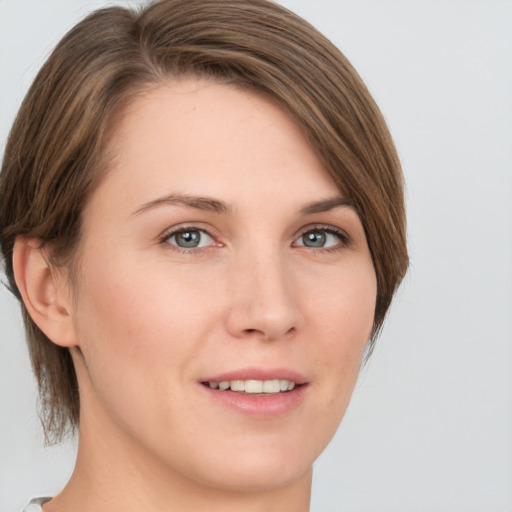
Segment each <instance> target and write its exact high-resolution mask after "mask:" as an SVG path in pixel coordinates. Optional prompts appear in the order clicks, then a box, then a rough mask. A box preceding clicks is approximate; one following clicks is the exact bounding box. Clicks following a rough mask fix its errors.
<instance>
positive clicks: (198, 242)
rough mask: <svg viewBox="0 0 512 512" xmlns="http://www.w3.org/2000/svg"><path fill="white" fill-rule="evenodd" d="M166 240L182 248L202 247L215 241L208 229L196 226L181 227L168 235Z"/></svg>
mask: <svg viewBox="0 0 512 512" xmlns="http://www.w3.org/2000/svg"><path fill="white" fill-rule="evenodd" d="M164 240H165V241H166V242H167V243H168V244H170V245H174V246H176V247H179V248H180V249H201V248H203V247H208V246H210V245H212V244H213V243H214V241H213V238H212V237H211V236H210V235H209V234H208V233H207V232H206V231H204V230H202V229H194V228H186V229H180V230H179V231H175V232H174V233H171V234H170V235H167V236H166V237H165V239H164Z"/></svg>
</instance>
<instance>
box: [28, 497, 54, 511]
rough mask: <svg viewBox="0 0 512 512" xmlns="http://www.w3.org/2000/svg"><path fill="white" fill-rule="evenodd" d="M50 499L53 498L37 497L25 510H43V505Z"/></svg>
mask: <svg viewBox="0 0 512 512" xmlns="http://www.w3.org/2000/svg"><path fill="white" fill-rule="evenodd" d="M50 500H51V498H35V499H33V500H32V501H31V502H30V503H29V505H28V507H27V508H26V509H25V510H24V511H23V512H43V509H42V508H41V505H42V504H43V503H46V502H47V501H50Z"/></svg>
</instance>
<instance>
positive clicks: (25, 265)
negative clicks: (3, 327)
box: [13, 236, 77, 347]
mask: <svg viewBox="0 0 512 512" xmlns="http://www.w3.org/2000/svg"><path fill="white" fill-rule="evenodd" d="M43 251H44V249H43V248H42V243H41V240H39V239H37V238H24V237H20V236H18V237H17V238H16V241H15V243H14V251H13V269H14V278H15V280H16V285H17V286H18V289H19V291H20V293H21V296H22V298H23V302H24V304H25V307H26V308H27V311H28V313H29V314H30V316H31V317H32V320H33V321H34V322H35V323H36V325H37V326H38V327H39V329H41V331H43V332H44V333H45V334H46V336H47V337H48V338H49V339H50V340H51V341H53V342H54V343H55V344H57V345H60V346H62V347H72V346H76V345H77V337H76V333H75V329H74V324H73V320H72V316H71V314H70V313H71V312H72V309H71V308H72V304H71V300H70V297H71V293H70V290H69V285H68V283H67V281H66V278H65V276H63V275H62V272H60V271H58V270H57V269H55V268H53V267H52V266H51V265H50V263H49V258H48V257H45V254H44V252H43Z"/></svg>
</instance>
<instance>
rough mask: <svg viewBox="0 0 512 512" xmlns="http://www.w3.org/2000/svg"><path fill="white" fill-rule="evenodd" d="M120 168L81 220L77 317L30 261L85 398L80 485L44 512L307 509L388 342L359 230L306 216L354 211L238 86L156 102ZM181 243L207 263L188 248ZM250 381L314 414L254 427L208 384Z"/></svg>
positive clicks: (132, 135) (21, 264)
mask: <svg viewBox="0 0 512 512" xmlns="http://www.w3.org/2000/svg"><path fill="white" fill-rule="evenodd" d="M110 150H111V151H113V154H114V155H115V158H114V159H113V161H112V164H111V166H110V169H109V171H108V173H107V174H106V176H105V178H104V179H103V181H102V182H101V184H100V186H99V187H98V188H97V189H96V190H95V192H94V194H93V195H92V197H91V198H90V201H89V203H88V205H87V207H86V209H85V211H84V214H83V218H84V226H83V238H82V240H81V244H80V247H79V275H78V282H77V284H76V290H75V291H76V292H77V293H76V296H77V297H78V299H77V300H76V301H75V300H73V297H74V296H73V293H72V290H70V289H69V288H68V283H67V281H66V280H65V279H63V278H60V277H59V274H58V273H57V272H49V271H46V274H45V276H46V278H45V279H46V281H44V283H45V284H44V286H43V285H42V284H41V283H42V281H41V282H40V283H39V285H37V286H33V287H32V288H33V289H35V290H36V291H35V292H34V291H32V292H31V291H30V280H31V279H32V278H33V275H36V276H38V275H39V274H37V269H41V275H42V272H43V270H42V269H43V268H44V264H43V263H42V262H41V260H42V258H40V257H39V260H38V259H37V255H36V253H37V252H38V250H37V245H36V244H35V243H33V241H26V242H19V244H18V247H17V249H16V250H17V254H18V257H17V258H18V260H17V261H18V263H17V267H16V268H17V270H18V275H20V274H23V272H25V274H24V275H25V276H26V277H24V278H22V277H20V278H19V282H20V284H21V287H22V288H24V289H25V290H28V291H25V292H24V293H25V297H26V301H28V302H29V304H30V303H31V302H32V303H33V304H36V306H37V304H38V303H37V300H39V302H41V301H43V302H44V304H46V305H47V306H48V307H51V308H52V309H51V312H52V314H51V315H46V317H44V315H43V318H42V319H41V318H39V317H38V316H37V315H38V313H37V312H35V313H34V315H33V316H34V317H35V318H36V321H38V324H39V325H40V326H41V327H42V328H43V330H45V332H47V333H49V335H50V337H51V339H52V340H53V341H55V342H56V343H59V344H61V345H63V346H68V347H70V348H71V351H72V355H73V360H74V363H75V367H76V370H77V375H78V380H79V387H80V394H81V422H80V443H79V454H78V460H77V466H76V470H75V472H74V474H73V476H72V478H71V480H70V482H69V483H68V485H67V487H66V488H65V489H64V491H63V492H62V493H61V494H60V495H59V496H57V497H56V498H54V499H53V500H52V501H50V502H48V503H47V504H45V505H44V507H43V508H44V510H45V511H46V512H55V511H57V512H60V511H64V510H75V511H80V512H84V511H93V510H94V511H96V512H101V511H107V510H109V511H110V510H113V509H115V510H125V511H132V510H134V511H135V510H145V511H153V510H155V511H156V510H159V511H161V510H176V511H177V510H179V511H182V512H183V511H188V510H194V511H197V510H209V511H216V510H219V511H220V510H222V511H224V512H225V511H231V510H233V511H235V510H236V511H240V510H244V511H273V510H276V511H278V510H279V511H283V510H290V511H297V512H298V511H306V510H308V508H309V497H310V487H311V475H312V470H311V468H312V464H313V461H314V460H315V459H316V458H317V457H318V455H319V454H320V453H321V451H322V450H323V449H324V448H325V446H326V445H327V443H328V442H329V441H330V439H331V438H332V436H333V434H334V432H335V430H336V428H337V427H338V425H339V422H340V421H341V419H342V417H343V414H344V412H345V410H346V407H347V405H348V402H349V399H350V396H351V394H352V390H353V387H354V384H355V382H356V379H357V375H358V371H359V368H360V364H361V359H362V356H363V352H364V348H365V345H366V343H367V341H368V339H369V336H370V333H371V328H372V324H373V315H374V308H375V297H376V279H375V272H374V269H373V265H372V260H371V257H370V253H369V250H368V246H367V242H366V239H365V234H364V230H363V226H362V224H361V222H360V219H359V217H358V216H357V214H356V213H355V211H354V209H353V208H351V207H350V206H347V205H344V204H341V205H338V206H332V204H331V206H332V207H330V208H328V207H326V206H325V204H324V208H323V209H324V210H325V211H319V212H312V211H305V210H306V209H307V207H308V205H311V204H312V203H319V202H322V201H325V200H330V199H333V198H336V199H339V198H340V197H342V194H341V193H340V191H339V190H338V188H337V187H336V185H335V183H334V182H333V180H332V178H331V177H330V176H329V175H328V173H327V172H326V170H325V169H324V168H323V166H322V164H321V162H320V160H319V159H318V158H317V156H316V154H315V152H314V150H313V149H312V147H311V146H310V145H309V143H308V142H307V140H306V138H305V137H304V135H303V133H302V132H301V130H300V129H299V127H298V126H297V125H296V124H295V123H294V121H293V120H292V119H291V118H290V116H289V115H288V114H287V113H286V112H285V111H284V110H283V109H282V108H281V107H279V106H278V105H276V104H274V103H272V102H271V101H269V100H268V99H265V98H263V97H261V96H258V95H256V94H255V93H253V92H247V91H242V90H240V89H236V88H234V87H232V86H228V85H223V84H216V83H212V82H205V81H201V80H194V79H186V80H185V79H184V80H182V81H180V82H172V83H169V84H168V85H166V86H159V87H158V88H155V89H153V90H150V91H147V92H145V93H144V94H143V95H141V96H139V97H138V98H137V99H135V100H134V102H133V103H132V104H131V106H130V107H129V108H128V109H127V111H126V112H125V115H124V116H123V117H122V118H121V120H120V122H119V124H118V125H117V128H116V132H115V134H114V136H113V139H112V142H111V147H110ZM177 194H179V195H180V197H181V196H186V197H185V200H183V198H181V200H180V201H178V202H173V201H159V200H161V199H162V198H166V197H167V198H169V196H171V197H173V198H174V199H176V195H177ZM190 197H201V198H205V197H207V198H213V199H214V200H215V201H217V202H219V203H221V204H222V205H223V211H215V208H213V207H212V204H214V205H217V206H216V208H217V210H219V208H218V204H217V203H212V202H211V201H210V202H208V201H207V202H206V203H203V204H202V206H201V207H198V204H197V201H196V203H195V204H186V203H190V201H189V199H190ZM155 201H157V202H156V203H155ZM340 202H343V201H340ZM205 204H208V205H209V206H205ZM317 209H318V208H317ZM309 210H311V208H310V209H309ZM183 227H186V228H188V229H189V230H196V231H194V233H195V235H196V236H200V237H202V239H201V247H198V248H195V249H194V248H193V249H190V248H180V247H178V246H177V241H178V239H177V238H176V236H174V237H173V236H172V232H173V231H174V232H176V230H177V229H180V228H183ZM199 230H200V231H199ZM326 230H327V231H326ZM331 231H334V232H331ZM335 232H336V233H337V232H339V233H341V235H338V234H336V233H335ZM206 233H208V235H207V234H206ZM304 233H309V234H313V236H316V237H320V239H321V237H322V236H324V235H325V245H324V246H323V247H309V246H306V245H305V243H307V240H308V239H305V238H304V237H303V235H304ZM39 256H40V255H39ZM27 269H28V270H27ZM25 282H28V283H29V284H28V285H26V286H23V283H25ZM25 284H26V283H25ZM31 294H32V296H36V295H37V294H39V295H37V296H36V298H31ZM36 306H33V307H32V310H33V309H34V308H36ZM37 307H39V310H42V309H43V308H42V306H41V305H40V304H39V306H37ZM29 309H30V307H29ZM36 309H37V308H36ZM52 322H53V323H52ZM58 322H60V323H59V325H58V326H56V323H58ZM246 367H252V368H263V369H265V368H287V369H292V370H294V371H296V372H300V373H301V374H302V375H303V376H305V377H306V379H307V386H306V388H305V392H304V396H303V398H302V400H301V401H300V403H299V405H298V406H296V407H294V408H293V409H292V410H290V411H287V412H286V413H284V414H279V415H277V416H273V417H270V418H259V417H254V416H247V415H245V414H241V413H240V412H239V411H237V410H234V409H232V408H229V407H226V406H225V405H223V404H220V403H218V402H216V401H215V400H212V399H211V398H210V396H209V394H208V393H206V392H205V389H204V387H203V386H202V385H201V384H200V383H199V382H200V380H201V379H202V378H204V377H206V376H211V375H218V374H221V373H223V372H228V371H233V370H237V369H239V368H246Z"/></svg>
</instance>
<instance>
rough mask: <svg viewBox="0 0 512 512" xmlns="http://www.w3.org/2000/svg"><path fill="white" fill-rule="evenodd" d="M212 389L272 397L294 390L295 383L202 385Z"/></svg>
mask: <svg viewBox="0 0 512 512" xmlns="http://www.w3.org/2000/svg"><path fill="white" fill-rule="evenodd" d="M203 384H204V385H206V386H209V387H210V388H212V389H218V390H219V391H227V390H231V391H236V392H238V393H246V394H268V395H274V394H277V393H284V392H287V391H291V390H292V389H294V388H295V386H296V383H295V382H293V381H291V380H286V379H272V380H252V379H248V380H222V381H220V382H215V381H209V382H204V383H203Z"/></svg>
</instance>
